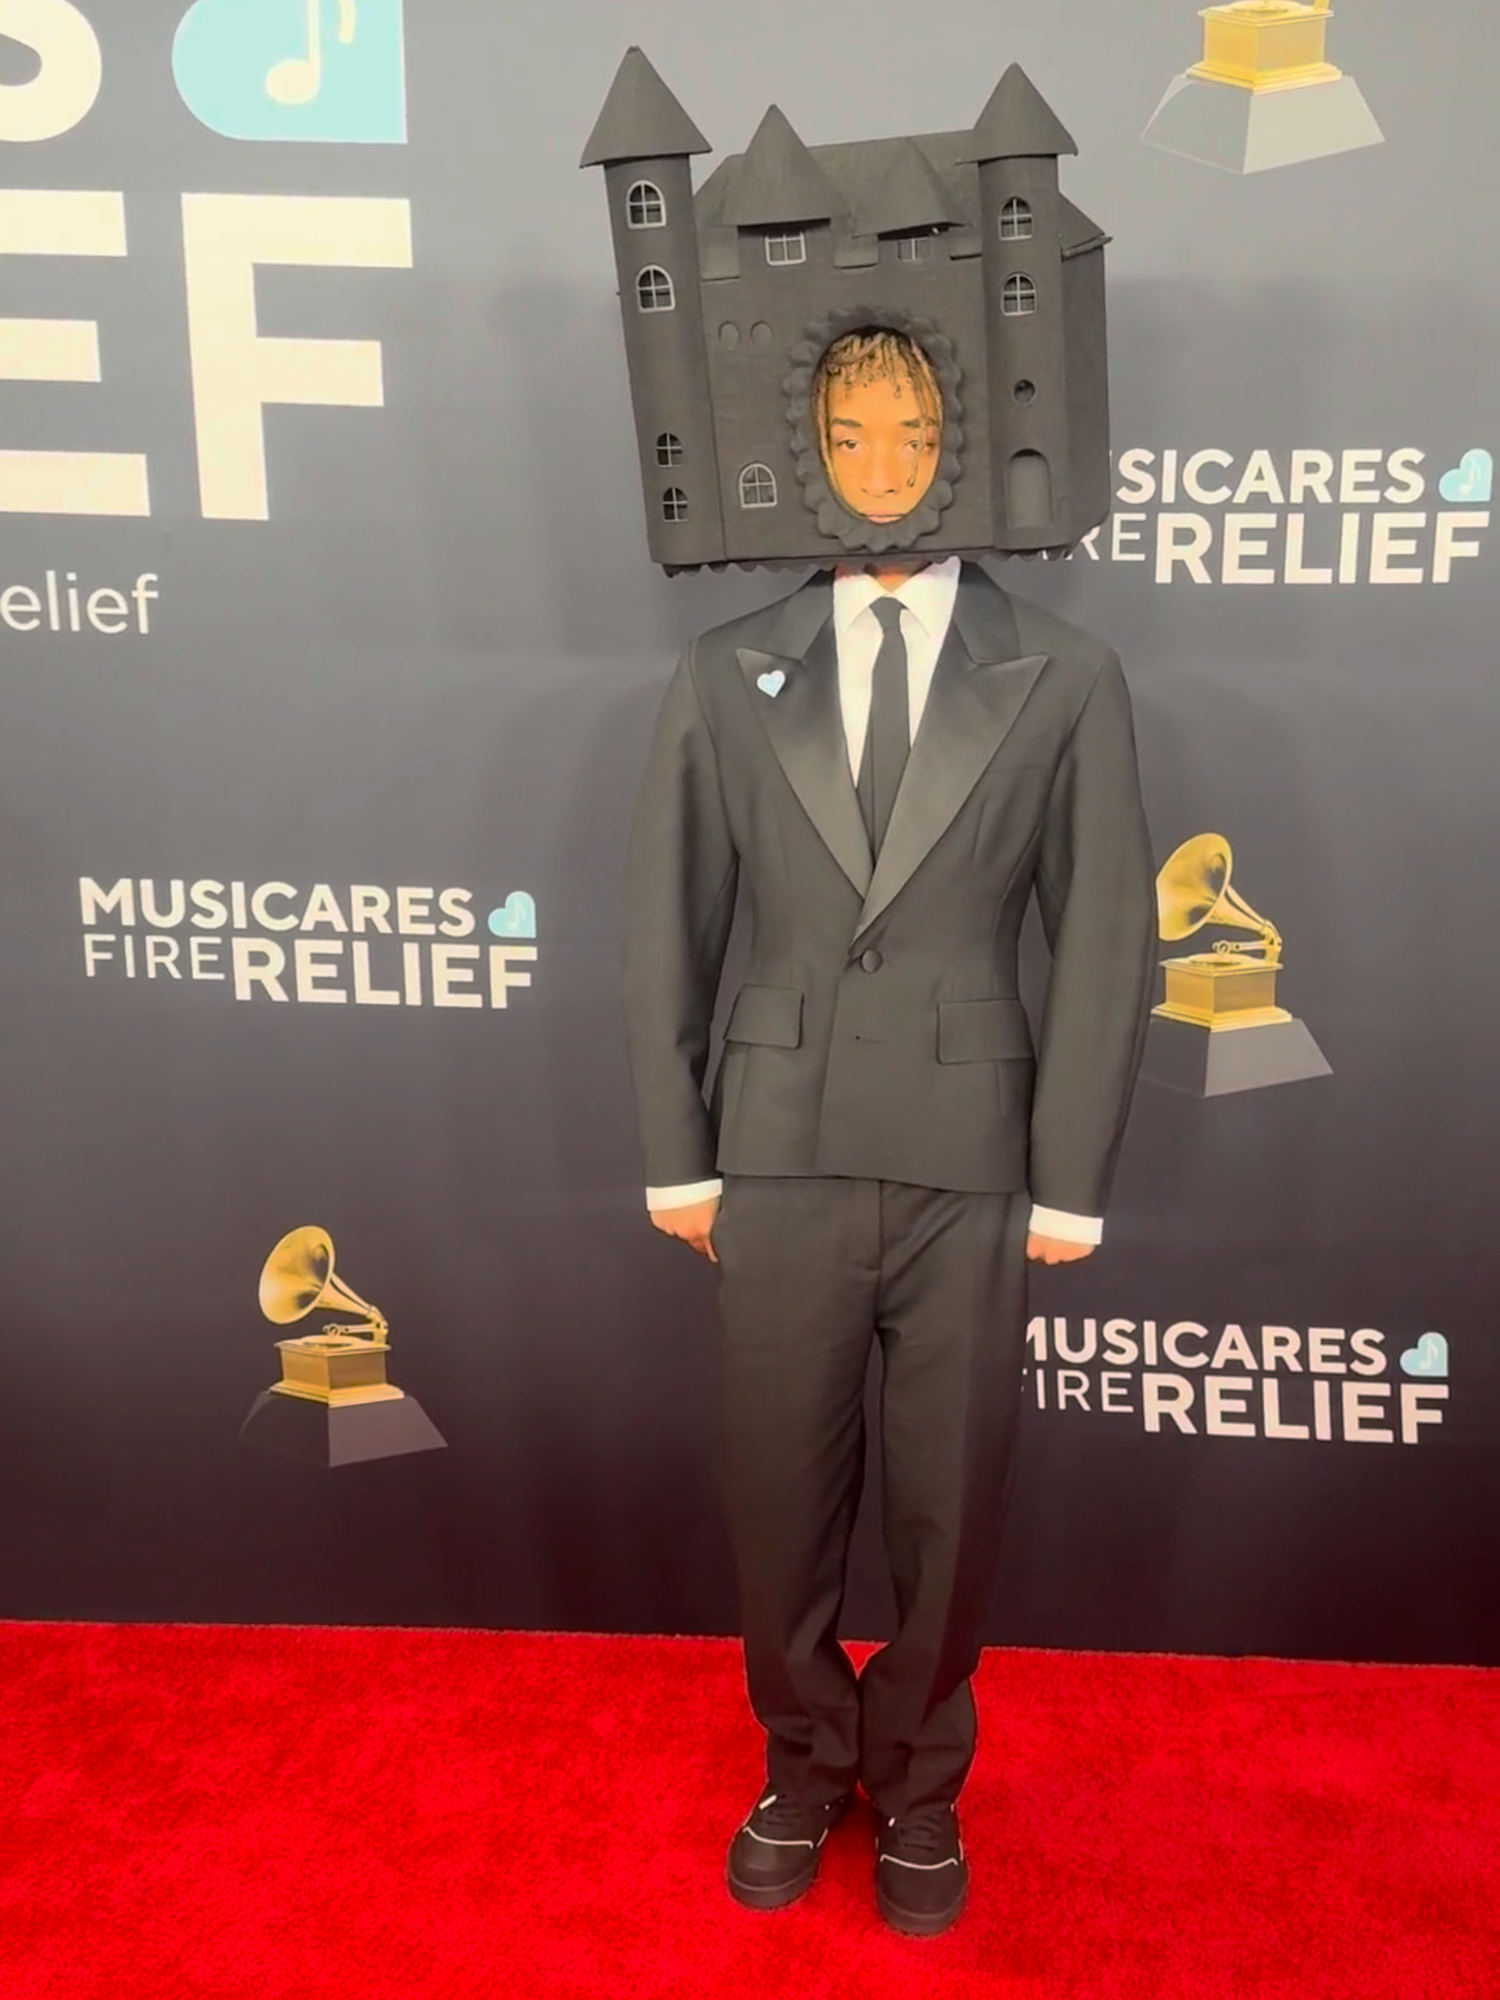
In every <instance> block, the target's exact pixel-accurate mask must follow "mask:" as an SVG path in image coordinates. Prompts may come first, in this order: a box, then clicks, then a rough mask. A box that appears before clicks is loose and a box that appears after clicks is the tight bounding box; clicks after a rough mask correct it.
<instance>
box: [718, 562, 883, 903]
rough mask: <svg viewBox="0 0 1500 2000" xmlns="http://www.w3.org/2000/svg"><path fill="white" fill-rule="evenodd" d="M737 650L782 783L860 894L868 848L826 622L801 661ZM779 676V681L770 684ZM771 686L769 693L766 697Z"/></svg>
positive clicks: (829, 625) (865, 886)
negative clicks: (780, 772) (772, 690)
mask: <svg viewBox="0 0 1500 2000" xmlns="http://www.w3.org/2000/svg"><path fill="white" fill-rule="evenodd" d="M799 595H800V593H799ZM793 601H795V600H793ZM778 636H780V635H779V634H778ZM735 651H736V654H737V656H738V659H739V663H740V671H741V672H742V673H743V674H744V676H745V683H746V686H747V688H748V691H749V695H750V700H751V702H752V703H753V705H754V707H755V712H756V714H757V715H758V716H759V717H760V721H761V726H762V727H763V728H764V730H765V732H766V735H767V737H768V738H769V739H770V744H771V748H772V749H773V750H774V751H775V753H776V757H777V761H778V762H779V763H780V765H781V768H782V770H783V771H784V772H785V773H786V778H787V783H788V784H789V785H790V786H791V788H792V790H793V791H794V792H795V793H796V795H797V798H798V799H799V801H800V802H801V805H802V809H803V811H804V812H805V813H806V814H807V816H808V818H809V819H810V820H811V821H812V823H813V825H814V826H815V827H816V828H817V831H818V834H819V836H820V837H821V839H822V841H823V844H824V845H825V846H826V847H827V849H828V851H829V853H830V854H831V855H832V856H833V858H834V860H835V861H836V862H837V863H838V864H839V866H840V868H842V869H843V871H844V873H845V874H846V875H847V876H848V878H849V880H850V881H851V882H852V883H853V885H854V887H855V888H856V889H857V890H858V891H859V893H860V895H861V896H863V895H864V894H865V892H866V890H867V889H868V888H869V886H870V874H871V860H870V843H869V839H868V837H867V835H866V833H865V823H864V821H863V820H862V819H861V818H860V812H859V800H858V799H857V798H856V797H855V794H854V781H853V779H852V778H851V777H850V775H849V751H848V747H847V745H846V743H845V740H844V723H843V716H842V713H841V711H840V708H839V688H838V656H837V649H836V646H835V643H834V636H833V624H832V621H831V620H827V621H825V622H824V623H823V624H822V625H821V627H820V628H819V630H818V631H817V632H816V633H815V634H814V635H812V637H811V641H810V643H809V644H808V645H807V647H806V653H805V657H802V658H796V657H793V656H792V655H790V654H783V653H762V652H758V651H756V650H754V649H753V648H751V647H749V646H738V647H736V648H735ZM778 675H781V676H783V677H784V678H783V679H782V680H781V682H780V685H779V686H776V678H777V676H778ZM763 682H764V683H765V685H764V686H763V685H762V683H763ZM772 687H775V692H774V693H772V692H770V691H769V690H770V689H771V688H772Z"/></svg>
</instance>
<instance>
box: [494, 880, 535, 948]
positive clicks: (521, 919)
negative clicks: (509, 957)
mask: <svg viewBox="0 0 1500 2000" xmlns="http://www.w3.org/2000/svg"><path fill="white" fill-rule="evenodd" d="M489 926H490V929H491V930H492V931H493V932H494V934H495V936H496V937H498V938H534V937H535V936H536V899H535V898H534V897H532V896H528V895H527V893H526V891H525V890H524V889H512V890H511V892H510V894H509V895H508V896H507V897H506V899H505V901H504V902H503V903H502V904H501V905H500V907H499V909H498V910H491V911H490V914H489Z"/></svg>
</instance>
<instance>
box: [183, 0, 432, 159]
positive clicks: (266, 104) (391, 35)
mask: <svg viewBox="0 0 1500 2000" xmlns="http://www.w3.org/2000/svg"><path fill="white" fill-rule="evenodd" d="M401 7H402V0H195V4H194V5H193V6H192V7H190V8H189V9H188V11H187V13H186V14H185V15H184V16H183V18H182V23H181V25H180V26H179V28H178V30H177V37H176V40H175V41H174V42H173V44H172V75H173V77H174V78H175V79H176V82H177V88H178V91H179V92H180V93H181V96H182V101H183V103H184V104H185V105H186V106H187V108H188V110H189V111H191V112H192V114H193V116H194V117H195V118H196V119H197V120H198V121H199V123H200V124H203V125H206V126H207V127H208V129H209V131H210V132H219V133H222V134H223V136H224V137H225V138H226V139H323V140H327V141H328V142H330V143H331V144H334V145H342V146H402V145H405V143H406V56H405V44H404V38H403V33H402V16H401Z"/></svg>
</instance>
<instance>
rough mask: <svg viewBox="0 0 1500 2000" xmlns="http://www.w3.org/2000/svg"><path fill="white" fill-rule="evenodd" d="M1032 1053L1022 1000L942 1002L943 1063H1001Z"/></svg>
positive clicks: (940, 1049)
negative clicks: (1006, 1058)
mask: <svg viewBox="0 0 1500 2000" xmlns="http://www.w3.org/2000/svg"><path fill="white" fill-rule="evenodd" d="M1030 1054H1031V1029H1030V1026H1029V1025H1028V1023H1027V1020H1026V1009H1025V1008H1024V1007H1023V1006H1022V1005H1021V1003H1020V1001H1019V1000H940V1001H939V1002H938V1061H939V1062H945V1063H962V1062H998V1061H1000V1060H1002V1059H1003V1058H1005V1057H1009V1056H1020V1057H1023V1058H1025V1057H1029V1056H1030Z"/></svg>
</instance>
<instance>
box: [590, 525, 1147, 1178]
mask: <svg viewBox="0 0 1500 2000" xmlns="http://www.w3.org/2000/svg"><path fill="white" fill-rule="evenodd" d="M1033 891H1035V892H1036V895H1037V898H1038V902H1039V904H1040V909H1041V915H1042V921H1043V925H1044V928H1045V930H1046V934H1047V939H1048V942H1049V944H1050V946H1051V949H1052V972H1051V979H1050V983H1049V987H1048V995H1047V1003H1046V1010H1045V1013H1044V1015H1043V1019H1042V1022H1041V1028H1040V1033H1039V1036H1038V1038H1037V1044H1036V1047H1035V1050H1033V1043H1032V1036H1031V1031H1030V1027H1029V1025H1028V1022H1027V1017H1026V1014H1025V1011H1024V1010H1023V1008H1022V1006H1021V1003H1020V1000H1019V999H1018V998H1017V967H1016V953H1017V941H1018V938H1019V935H1020V930H1021V922H1022V918H1023V916H1024V915H1025V912H1026V908H1027V904H1028V902H1029V900H1030V898H1031V895H1032V892H1033ZM737 892H738V893H739V894H740V895H741V896H743V898H744V899H745V901H746V904H747V914H748V918H749V923H750V931H751V944H750V959H749V970H748V973H747V976H746V978H745V981H744V984H743V985H742V986H741V988H740V990H739V993H738V995H737V997H736V998H735V1001H734V1004H733V1008H732V1010H731V1013H730V1016H729V1022H728V1027H727V1030H726V1034H725V1044H724V1059H723V1062H722V1065H721V1067H720V1072H719V1076H718V1080H717V1083H716V1086H715V1090H714V1095H713V1102H712V1104H711V1105H710V1104H706V1103H705V1101H704V1096H703V1080H704V1074H705V1069H706V1065H707V1061H708V1054H709V1038H710V1028H711V1024H712V1021H713V1017H714V1011H715V1000H716V996H717V991H718V985H719V978H720V973H721V970H722V967H723V961H724V953H725V947H726V944H727V940H728V936H729V929H730V922H731V918H732V916H733V913H734V906H735V899H736V893H737ZM1155 961H1156V904H1155V896H1154V890H1153V871H1152V864H1151V851H1150V845H1149V841H1148V838H1147V833H1146V824H1145V818H1144V814H1143V812H1142V809H1141V799H1140V787H1139V780H1138V777H1137V772H1136V759H1135V746H1134V739H1133V736H1132V731H1131V722H1130V707H1129V701H1128V698H1127V695H1126V691H1125V683H1124V679H1123V677H1122V675H1121V673H1120V665H1119V661H1118V659H1117V658H1116V657H1115V655H1114V654H1113V653H1111V652H1110V651H1108V650H1107V649H1106V648H1105V647H1103V646H1101V645H1100V644H1099V643H1098V642H1097V641H1096V640H1093V639H1091V638H1089V637H1088V636H1087V635H1086V634H1084V633H1082V632H1080V631H1078V630H1076V629H1075V628H1074V627H1073V626H1070V625H1067V624H1065V623H1064V622H1063V621H1062V620H1061V619H1058V618H1055V617H1053V616H1052V615H1051V614H1049V613H1048V612H1045V611H1042V610H1040V609H1038V608H1037V607H1035V606H1033V605H1028V604H1023V603H1018V602H1016V601H1014V600H1012V599H1011V598H1010V597H1008V596H1007V595H1006V593H1005V592H1004V591H1002V590H1001V589H1000V588H999V586H998V585H996V584H995V583H993V582H992V581H991V580H990V578H989V577H988V576H987V575H986V574H985V572H984V571H983V570H981V569H979V568H977V567H974V566H972V565H968V564H966V565H965V567H964V571H963V575H962V579H961V581H960V584H959V588H958V599H957V607H956V610H955V613H954V618H953V623H952V625H951V627H950V629H949V632H948V637H947V640H946V643H945V644H944V646H943V649H942V652H941V654H940V656H939V659H938V664H937V668H936V671H935V673H934V676H933V681H932V688H931V692H930V694H929V696H928V699H927V705H926V708H925V709H924V711H923V714H922V719H921V722H920V725H919V727H918V730H917V735H916V739H915V742H914V743H913V745H912V752H911V757H910V760H909V762H908V764H907V767H906V773H905V776H904V778H903V781H902V785H901V790H900V793H899V795H898V797H897V800H896V805H895V810H894V813H893V815H892V818H891V823H890V828H889V831H888V832H887V835H886V838H885V841H884V844H883V845H882V847H881V850H880V854H879V856H878V858H874V859H872V856H871V853H870V847H869V842H868V840H867V837H866V834H865V829H864V823H863V821H862V820H861V817H860V812H859V804H858V800H857V798H856V796H855V791H854V785H853V781H852V780H851V778H850V775H849V761H848V752H847V749H846V746H845V738H844V731H843V723H842V717H841V711H840V705H839V695H838V677H837V657H836V652H835V642H834V629H833V586H832V581H831V579H830V578H829V577H828V576H827V575H826V574H824V575H822V576H820V577H817V578H815V579H814V580H813V581H811V582H810V583H808V584H806V585H805V586H804V587H803V588H802V589H800V590H799V591H797V592H796V593H795V594H794V595H793V596H791V597H789V598H786V599H784V600H783V601H782V602H781V603H779V604H774V605H770V606H768V607H766V608H765V609H763V610H760V611H754V612H751V613H750V614H749V615H748V616H747V617H744V618H739V619H736V620H734V621H733V622H732V623H730V624H727V625H721V626H718V627H717V628H716V629H715V630H713V631H711V632H707V633H705V634H704V635H703V636H702V637H701V638H699V639H697V640H695V641H694V642H693V644H692V645H691V646H690V647H689V648H688V651H687V654H686V656H685V657H684V659H683V661H682V663H681V665H680V667H679V668H678V670H677V674H676V676H675V678H674V679H673V681H672V683H671V685H670V687H669V688H668V691H667V694H666V698H665V700H664V702H663V705H662V710H661V715H660V718H659V720H658V723H657V728H656V735H655V739H654V742H653V744H652V748H651V753H650V757H649V761H648V764H647V768H646V774H645V779H644V783H643V786H642V790H641V795H640V802H639V805H638V808H637V811H636V817H635V823H634V828H633V832H632V836H631V842H630V851H629V862H628V870H627V884H626V946H625V1003H626V1025H627V1030H628V1035H629V1042H630V1051H631V1066H632V1071H633V1075H634V1081H635V1089H636V1097H637V1102H638V1105H639V1112H640V1125H641V1133H642V1138H643V1141H644V1150H645V1158H646V1180H647V1183H648V1184H649V1185H655V1186H670V1185H677V1184H680V1183H685V1182H689V1181H697V1180H702V1179H705V1178H708V1177H710V1176H712V1175H713V1174H715V1173H716V1172H722V1173H729V1174H761V1175H791V1176H797V1175H839V1176H856V1177H861V1178H868V1179H876V1180H893V1181H907V1182H911V1183H913V1184H915V1185H917V1186H924V1187H936V1188H954V1189H960V1190H967V1191H972V1192H976V1193H987V1192H988V1193H1006V1192H1010V1191H1020V1190H1022V1189H1025V1188H1028V1187H1029V1189H1030V1191H1031V1194H1032V1197H1033V1199H1034V1200H1036V1201H1038V1202H1040V1203H1042V1204H1044V1205H1045V1206H1047V1207H1050V1208H1058V1209H1064V1210H1067V1211H1069V1212H1071V1213H1074V1214H1079V1215H1098V1214H1101V1213H1102V1212H1103V1208H1104V1202H1105V1197H1106V1194H1107V1191H1108V1186H1109V1181H1110V1176H1111V1172H1112V1169H1113V1164H1114V1159H1115V1154H1116V1151H1117V1149H1118V1146H1119V1141H1120V1136H1121V1132H1122V1129H1123V1126H1124V1121H1125V1114H1126V1110H1127V1107H1128V1104H1129V1100H1130V1094H1131V1089H1132V1087H1133V1084H1134V1081H1135V1074H1136V1070H1137V1067H1138V1065H1139V1061H1140V1052H1141V1044H1142V1040H1143V1037H1144V1032H1145V1026H1146V1021H1147V1018H1148V1011H1149V1005H1150V998H1149V996H1150V989H1151V983H1152V980H1153V976H1154V969H1155Z"/></svg>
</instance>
